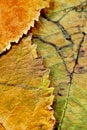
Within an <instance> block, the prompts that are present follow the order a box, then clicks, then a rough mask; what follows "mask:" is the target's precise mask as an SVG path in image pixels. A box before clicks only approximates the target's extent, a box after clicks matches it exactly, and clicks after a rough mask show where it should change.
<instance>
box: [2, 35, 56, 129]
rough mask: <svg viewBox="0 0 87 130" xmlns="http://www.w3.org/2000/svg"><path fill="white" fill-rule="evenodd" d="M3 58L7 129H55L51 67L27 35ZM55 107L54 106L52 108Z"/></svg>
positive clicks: (3, 115) (3, 100) (4, 113)
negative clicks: (48, 67) (46, 65)
mask: <svg viewBox="0 0 87 130" xmlns="http://www.w3.org/2000/svg"><path fill="white" fill-rule="evenodd" d="M20 42H21V43H20V44H18V45H14V46H13V47H12V49H11V51H9V52H8V53H6V54H5V55H2V56H1V57H0V97H1V99H2V100H0V123H1V126H0V127H1V128H2V126H3V129H6V130H31V129H34V130H41V129H44V130H52V128H53V125H54V122H55V121H54V119H53V110H52V108H51V105H52V102H53V98H54V96H53V88H49V83H50V81H49V70H46V69H45V68H44V65H43V60H42V58H40V57H38V55H37V53H36V45H31V37H29V36H28V37H25V38H23V39H22V41H20ZM50 108H51V109H50Z"/></svg>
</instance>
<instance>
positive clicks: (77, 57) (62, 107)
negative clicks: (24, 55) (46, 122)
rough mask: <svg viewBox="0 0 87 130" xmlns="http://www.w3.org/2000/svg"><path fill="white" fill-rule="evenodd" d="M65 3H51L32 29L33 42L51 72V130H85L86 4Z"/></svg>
mask: <svg viewBox="0 0 87 130" xmlns="http://www.w3.org/2000/svg"><path fill="white" fill-rule="evenodd" d="M66 1H67V0H65V1H58V0H53V1H51V7H50V9H46V10H43V11H42V15H41V17H40V21H39V22H38V23H36V26H35V28H34V29H33V30H32V32H33V43H34V44H37V45H38V53H39V54H40V55H41V56H42V57H43V58H44V62H45V66H46V67H47V68H50V69H51V72H50V80H51V86H52V87H54V88H55V89H54V94H55V100H54V110H55V117H56V126H55V128H54V129H58V130H66V129H67V128H68V129H69V130H79V129H82V130H86V129H87V125H86V116H87V111H86V108H87V103H86V102H87V100H86V99H87V96H86V93H84V89H85V91H86V77H87V75H86V68H87V67H86V66H87V64H86V59H87V57H85V58H84V55H86V54H85V53H86V51H85V50H86V43H87V29H86V28H87V27H86V26H87V24H86V21H87V2H86V1H83V0H82V1H80V0H78V1H67V2H66ZM61 6H62V8H61ZM82 47H83V48H85V50H84V49H81V48H82ZM81 57H83V58H81ZM83 66H84V67H83ZM84 72H85V74H84V75H83V74H82V73H84ZM75 73H77V74H78V73H80V74H81V76H80V74H79V75H76V74H75ZM78 77H79V78H78ZM81 77H82V78H81ZM79 79H80V81H79V83H78V80H79ZM80 82H81V83H80ZM82 83H84V85H82ZM82 86H84V88H82ZM75 87H76V89H75ZM72 98H73V99H72ZM81 99H82V100H81ZM74 104H75V105H74ZM73 106H75V108H74V107H73ZM78 109H79V110H80V111H79V110H78ZM82 119H83V120H82ZM76 121H77V122H76Z"/></svg>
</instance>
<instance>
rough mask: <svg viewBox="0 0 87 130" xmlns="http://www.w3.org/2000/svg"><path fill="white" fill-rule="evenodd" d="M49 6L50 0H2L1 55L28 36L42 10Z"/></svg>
mask: <svg viewBox="0 0 87 130" xmlns="http://www.w3.org/2000/svg"><path fill="white" fill-rule="evenodd" d="M48 6H49V0H46V1H44V0H37V1H36V0H16V1H15V0H11V1H10V0H1V1H0V53H1V52H3V51H5V50H6V48H7V49H9V48H10V43H11V42H18V40H19V38H20V37H22V35H23V34H26V33H27V32H28V30H29V29H30V27H31V26H34V20H38V17H39V15H40V10H41V9H42V8H44V7H48Z"/></svg>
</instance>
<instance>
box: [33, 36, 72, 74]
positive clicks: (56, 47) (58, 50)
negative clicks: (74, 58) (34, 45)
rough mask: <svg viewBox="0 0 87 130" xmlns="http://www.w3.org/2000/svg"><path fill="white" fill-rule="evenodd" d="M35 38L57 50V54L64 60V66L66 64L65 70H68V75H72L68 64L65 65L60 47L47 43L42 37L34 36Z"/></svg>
mask: <svg viewBox="0 0 87 130" xmlns="http://www.w3.org/2000/svg"><path fill="white" fill-rule="evenodd" d="M33 38H36V39H39V40H40V41H41V42H42V43H45V44H48V45H51V46H53V47H54V48H55V50H56V51H57V53H58V54H59V56H60V58H61V59H62V62H63V64H64V66H65V69H66V71H67V73H68V75H70V72H69V71H68V68H67V65H66V63H65V60H64V57H63V55H62V53H61V51H60V49H59V47H58V46H56V45H55V44H53V43H52V42H48V41H45V40H44V39H43V38H41V37H40V36H35V35H34V36H33Z"/></svg>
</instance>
